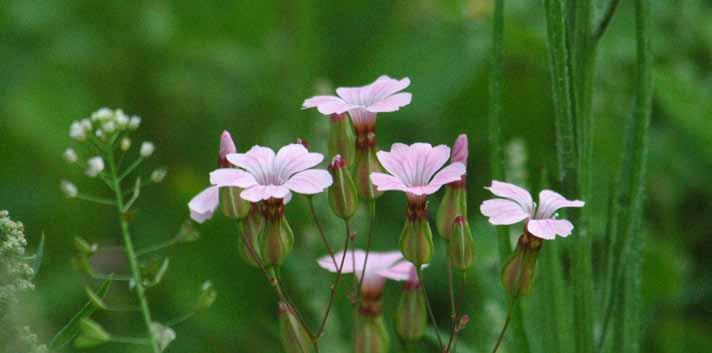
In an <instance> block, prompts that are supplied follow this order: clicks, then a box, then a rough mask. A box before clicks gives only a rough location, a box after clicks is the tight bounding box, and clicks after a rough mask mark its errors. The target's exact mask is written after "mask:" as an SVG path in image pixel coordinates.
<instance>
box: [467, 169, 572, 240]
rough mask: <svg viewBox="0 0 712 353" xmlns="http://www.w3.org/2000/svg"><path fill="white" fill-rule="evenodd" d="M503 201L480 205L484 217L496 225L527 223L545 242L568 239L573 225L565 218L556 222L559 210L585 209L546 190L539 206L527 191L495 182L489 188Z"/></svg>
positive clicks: (498, 200)
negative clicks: (557, 238)
mask: <svg viewBox="0 0 712 353" xmlns="http://www.w3.org/2000/svg"><path fill="white" fill-rule="evenodd" d="M485 189H488V190H490V191H492V193H493V194H495V195H497V196H500V197H502V198H496V199H491V200H487V201H485V202H483V203H482V205H481V206H480V211H481V212H482V214H483V215H485V216H487V217H489V222H490V223H492V224H494V225H508V224H515V223H519V222H521V221H526V228H527V230H528V231H529V233H531V234H532V235H534V236H536V237H538V238H542V239H554V238H555V237H556V236H557V235H558V236H561V237H567V236H568V235H569V234H571V231H572V230H573V229H574V226H573V225H572V224H571V222H569V221H567V220H565V219H556V211H557V210H558V209H560V208H564V207H583V205H584V202H583V201H579V200H574V201H571V200H567V199H566V198H565V197H563V196H561V195H560V194H558V193H556V192H554V191H551V190H543V191H542V192H540V193H539V206H538V207H537V204H536V203H535V202H534V200H532V196H531V195H530V194H529V192H528V191H527V190H524V189H523V188H521V187H519V186H517V185H514V184H509V183H503V182H499V181H496V180H494V181H492V185H491V186H490V187H486V188H485Z"/></svg>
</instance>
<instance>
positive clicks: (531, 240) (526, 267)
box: [501, 232, 542, 298]
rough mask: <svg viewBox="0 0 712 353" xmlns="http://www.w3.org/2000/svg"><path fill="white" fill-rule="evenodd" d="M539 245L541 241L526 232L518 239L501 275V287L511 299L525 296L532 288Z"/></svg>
mask: <svg viewBox="0 0 712 353" xmlns="http://www.w3.org/2000/svg"><path fill="white" fill-rule="evenodd" d="M541 245H542V240H541V239H539V238H537V237H535V236H532V235H529V234H528V233H526V232H525V233H524V234H522V235H521V236H520V237H519V241H518V242H517V248H516V250H515V251H514V254H512V256H511V257H510V258H509V260H507V263H506V264H505V265H504V268H503V269H502V274H501V278H502V285H503V286H504V289H505V290H506V291H507V293H509V295H511V296H512V297H515V298H516V297H520V296H521V297H523V296H527V295H529V293H530V292H531V290H532V288H533V287H534V273H535V270H536V261H537V258H538V257H539V251H540V250H541Z"/></svg>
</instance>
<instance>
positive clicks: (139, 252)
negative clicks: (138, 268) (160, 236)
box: [136, 238, 178, 256]
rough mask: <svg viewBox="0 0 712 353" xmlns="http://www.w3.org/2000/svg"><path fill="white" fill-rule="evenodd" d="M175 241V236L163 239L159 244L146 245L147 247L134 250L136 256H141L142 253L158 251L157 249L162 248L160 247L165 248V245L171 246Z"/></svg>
mask: <svg viewBox="0 0 712 353" xmlns="http://www.w3.org/2000/svg"><path fill="white" fill-rule="evenodd" d="M176 243H178V241H177V240H176V239H175V238H173V239H168V240H166V241H164V242H162V243H160V244H156V245H152V246H149V247H147V248H144V249H139V250H137V251H136V256H143V255H146V254H150V253H152V252H156V251H158V250H162V249H165V248H167V247H171V246H173V245H175V244H176Z"/></svg>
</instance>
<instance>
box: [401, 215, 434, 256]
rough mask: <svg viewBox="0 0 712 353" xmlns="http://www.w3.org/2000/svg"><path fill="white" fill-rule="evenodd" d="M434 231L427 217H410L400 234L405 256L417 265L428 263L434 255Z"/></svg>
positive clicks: (402, 250)
mask: <svg viewBox="0 0 712 353" xmlns="http://www.w3.org/2000/svg"><path fill="white" fill-rule="evenodd" d="M434 247H435V246H434V245H433V233H432V231H431V230H430V223H429V222H428V219H427V218H420V219H414V220H413V219H408V220H406V222H405V225H404V226H403V231H402V232H401V236H400V248H401V252H402V253H403V257H405V258H406V259H408V260H409V261H410V262H412V263H413V264H414V265H416V266H420V265H422V264H427V263H428V262H430V259H431V258H432V257H433V249H434Z"/></svg>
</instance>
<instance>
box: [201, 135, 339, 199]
mask: <svg viewBox="0 0 712 353" xmlns="http://www.w3.org/2000/svg"><path fill="white" fill-rule="evenodd" d="M323 159H324V156H323V155H322V154H320V153H313V152H309V151H308V150H307V149H306V147H304V146H303V145H300V144H296V143H294V144H290V145H286V146H284V147H282V148H280V149H279V151H278V152H277V153H276V154H275V153H274V151H273V150H272V149H270V148H267V147H262V146H253V147H252V148H251V149H250V150H249V151H247V152H246V153H233V154H228V155H227V160H228V161H230V163H232V164H234V165H235V166H237V167H239V168H241V169H218V170H215V171H214V172H212V173H210V180H211V182H212V183H213V184H214V185H219V186H237V187H240V188H243V189H245V190H244V191H243V192H242V193H240V197H242V198H243V199H245V200H247V201H251V202H259V201H262V200H268V199H270V198H275V199H285V200H287V201H288V200H289V199H290V198H291V192H292V191H293V192H296V193H299V194H307V195H312V194H318V193H320V192H322V191H324V189H326V188H327V187H329V186H330V185H331V184H332V178H331V175H329V172H327V171H326V170H323V169H310V168H312V167H314V166H316V165H317V164H319V163H320V162H321V161H322V160H323Z"/></svg>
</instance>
